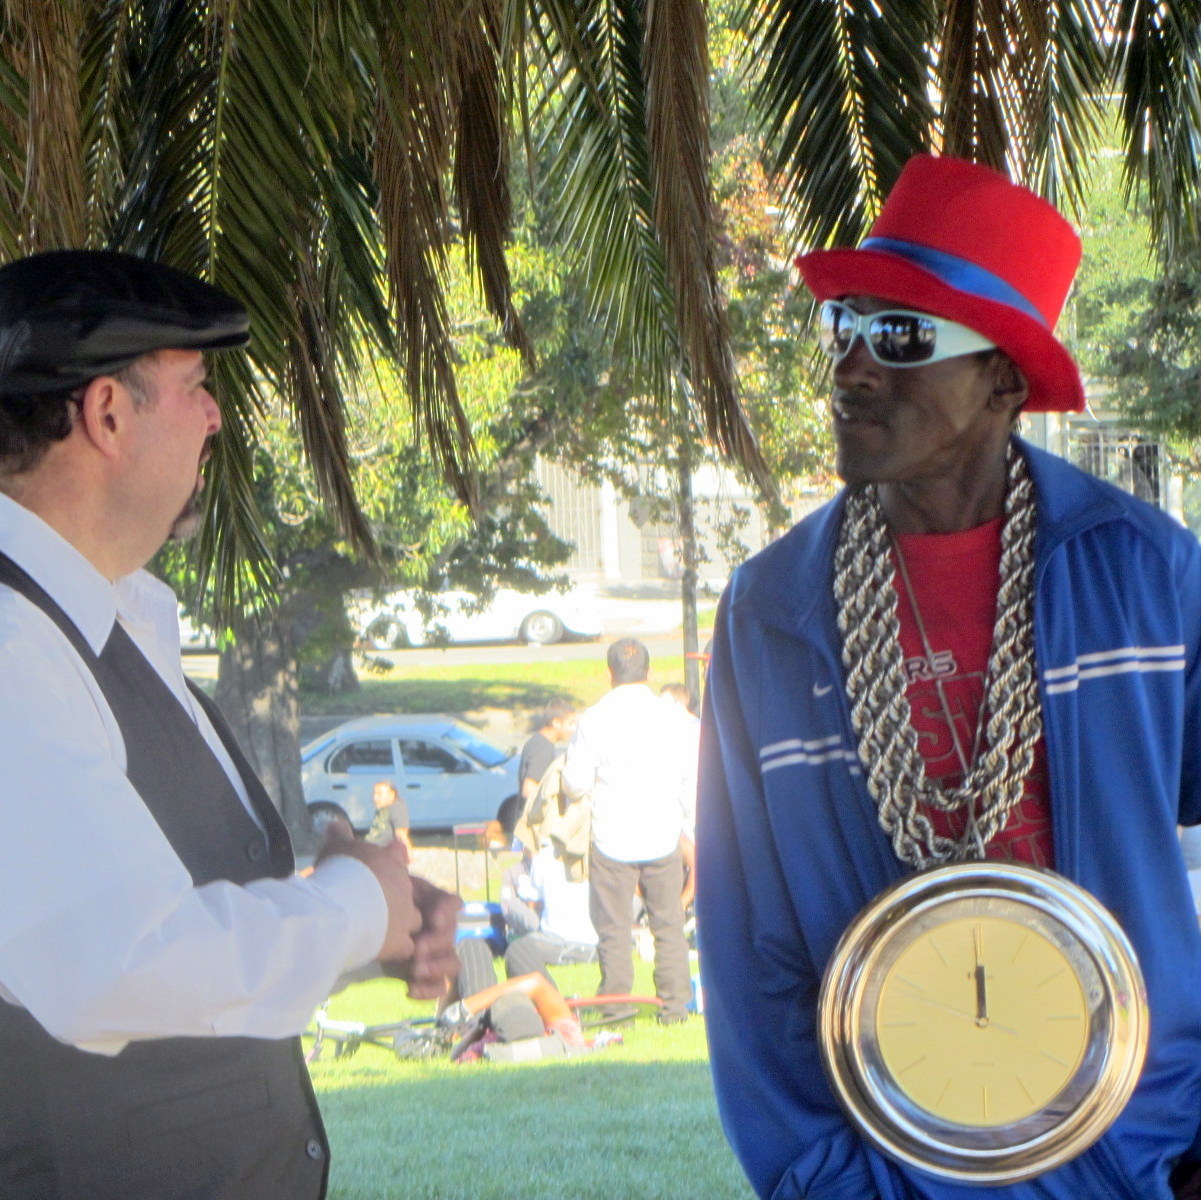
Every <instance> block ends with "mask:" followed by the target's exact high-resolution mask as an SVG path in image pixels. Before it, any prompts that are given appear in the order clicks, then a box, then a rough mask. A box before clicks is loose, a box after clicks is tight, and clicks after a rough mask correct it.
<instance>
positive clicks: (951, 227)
mask: <svg viewBox="0 0 1201 1200" xmlns="http://www.w3.org/2000/svg"><path fill="white" fill-rule="evenodd" d="M796 262H797V266H798V267H800V269H801V275H802V276H803V277H804V280H805V283H806V284H808V286H809V289H810V291H812V292H813V294H814V295H815V296H816V297H817V298H818V299H819V300H829V299H836V298H838V297H839V296H851V295H861V296H877V297H879V298H880V299H881V300H889V301H892V302H893V303H895V304H903V305H905V306H906V307H909V308H916V309H920V310H922V311H923V312H928V313H932V314H933V315H934V316H936V317H946V318H948V319H950V320H952V321H958V322H959V323H960V324H961V325H966V326H967V327H968V328H969V329H974V330H975V331H976V332H977V333H980V334H982V335H983V336H984V337H986V338H988V340H989V341H990V342H993V343H994V344H996V345H997V346H999V347H1000V348H1001V349H1002V350H1004V351H1005V353H1006V354H1008V355H1009V357H1010V358H1012V359H1013V361H1014V362H1015V363H1017V365H1018V366H1019V367H1020V368H1021V369H1022V372H1023V373H1024V374H1025V376H1026V379H1027V382H1028V383H1029V384H1030V399H1029V400H1028V401H1027V402H1026V405H1025V408H1026V411H1028V412H1080V411H1081V410H1082V409H1083V408H1084V388H1083V386H1082V385H1081V382H1080V371H1079V369H1078V368H1077V366H1076V364H1075V362H1074V361H1073V360H1072V356H1071V355H1070V354H1069V353H1068V352H1067V350H1066V349H1065V348H1064V346H1063V345H1062V344H1061V343H1060V342H1058V341H1057V340H1056V338H1055V336H1054V334H1053V333H1052V330H1053V329H1054V328H1055V321H1056V319H1057V318H1058V317H1059V311H1060V309H1061V308H1063V302H1064V301H1065V300H1066V299H1067V295H1068V289H1069V288H1070V287H1071V286H1072V278H1073V276H1074V275H1075V274H1076V267H1077V266H1078V265H1079V263H1080V239H1079V238H1078V237H1077V236H1076V232H1075V230H1074V229H1073V228H1072V227H1071V225H1069V224H1068V222H1067V221H1066V220H1065V219H1064V218H1063V217H1062V216H1061V215H1060V214H1059V213H1058V212H1057V211H1056V210H1055V208H1054V207H1052V206H1051V205H1050V204H1048V203H1047V201H1045V200H1043V199H1042V198H1041V197H1040V196H1036V195H1035V194H1034V193H1033V192H1031V191H1029V190H1028V189H1027V188H1024V187H1019V186H1018V185H1017V184H1014V183H1011V182H1010V181H1009V180H1008V179H1006V178H1005V176H1004V175H1000V174H998V173H997V172H996V171H993V170H991V169H990V168H988V167H982V166H980V165H979V164H978V163H970V162H965V161H963V160H962V159H958V158H934V157H932V156H930V155H928V154H920V155H918V156H916V157H915V158H911V159H910V160H909V161H908V162H907V163H906V164H905V168H904V170H903V171H902V172H901V174H900V177H899V178H898V179H897V182H896V185H895V186H894V187H893V189H892V191H891V192H890V193H889V196H888V199H887V200H886V201H885V202H884V208H883V209H882V210H881V212H880V215H879V217H877V219H876V223H875V224H874V225H873V226H872V230H871V233H870V234H869V235H868V237H867V238H865V239H864V241H863V244H862V245H861V246H860V247H859V249H858V250H851V249H836V250H815V251H813V252H811V253H809V254H803V255H801V257H800V258H798V259H797V260H796Z"/></svg>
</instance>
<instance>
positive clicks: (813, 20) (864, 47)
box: [744, 0, 940, 244]
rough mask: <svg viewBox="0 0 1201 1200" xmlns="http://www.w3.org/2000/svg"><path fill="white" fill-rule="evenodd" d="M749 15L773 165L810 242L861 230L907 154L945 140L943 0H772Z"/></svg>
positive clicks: (854, 235)
mask: <svg viewBox="0 0 1201 1200" xmlns="http://www.w3.org/2000/svg"><path fill="white" fill-rule="evenodd" d="M744 19H745V21H746V23H747V28H748V32H749V45H750V46H752V47H753V50H754V54H755V56H756V59H755V61H754V62H753V63H751V64H750V69H751V70H752V71H753V72H754V73H755V74H756V75H757V77H758V82H757V84H756V88H755V93H754V99H755V104H756V106H757V107H758V108H759V110H760V111H761V113H762V114H763V120H764V131H765V135H766V139H767V143H768V145H769V147H770V154H771V160H772V161H771V166H772V168H773V170H774V172H775V173H776V174H777V175H778V176H779V179H780V182H781V184H782V188H783V200H784V204H785V207H786V209H787V210H788V212H789V214H790V216H791V217H792V219H793V221H794V222H795V223H796V226H797V228H798V231H799V233H800V236H801V239H802V241H803V242H805V243H806V244H826V243H828V242H855V241H858V240H859V239H860V238H861V237H862V235H863V233H864V232H865V231H866V228H867V226H868V224H869V223H870V221H871V218H872V217H873V216H874V213H875V210H876V207H877V206H878V203H879V200H880V197H882V196H883V195H884V194H885V193H886V192H887V191H888V189H889V188H890V187H891V186H892V183H893V182H894V181H895V179H896V177H897V175H898V174H899V173H900V170H901V168H902V167H903V166H904V164H905V161H906V160H907V159H908V158H909V157H910V156H911V155H912V154H914V153H916V152H917V151H918V150H921V149H929V148H931V147H932V146H934V145H937V143H938V139H939V133H940V130H939V126H938V123H937V121H936V113H935V111H934V108H933V106H932V104H931V102H930V98H929V88H930V82H931V78H932V70H933V65H932V61H931V47H932V46H933V45H934V44H935V40H936V30H937V25H936V21H935V13H934V10H933V6H932V5H930V4H929V3H926V2H925V0H908V2H903V3H892V4H885V5H875V4H845V3H841V2H839V0H770V2H769V3H767V4H750V5H748V7H747V11H746V16H745V18H744Z"/></svg>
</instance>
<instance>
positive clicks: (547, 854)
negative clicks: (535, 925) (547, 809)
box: [530, 846, 597, 946]
mask: <svg viewBox="0 0 1201 1200" xmlns="http://www.w3.org/2000/svg"><path fill="white" fill-rule="evenodd" d="M530 882H531V883H532V884H533V885H534V889H535V891H536V892H537V896H538V899H539V901H541V903H542V924H541V929H542V932H543V933H549V934H551V935H552V936H554V937H560V938H562V939H563V940H564V941H565V942H575V943H577V944H578V945H581V946H595V945H596V941H597V938H596V930H595V929H594V928H593V927H592V917H591V916H590V915H589V912H588V891H589V889H588V881H587V880H586V879H585V880H581V881H575V880H571V879H568V878H567V871H566V869H565V868H564V866H563V860H562V859H560V858H556V857H555V851H554V848H553V847H551V846H543V847H542V849H541V850H539V851H538V853H537V854H535V855H534V861H533V862H532V863H530Z"/></svg>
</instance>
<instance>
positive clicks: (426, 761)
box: [400, 738, 459, 775]
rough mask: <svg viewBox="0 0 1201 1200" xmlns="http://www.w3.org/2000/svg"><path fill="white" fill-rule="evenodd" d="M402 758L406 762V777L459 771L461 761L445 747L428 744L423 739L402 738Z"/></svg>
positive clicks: (435, 743)
mask: <svg viewBox="0 0 1201 1200" xmlns="http://www.w3.org/2000/svg"><path fill="white" fill-rule="evenodd" d="M400 757H401V758H402V759H403V760H404V765H405V774H406V775H423V774H424V775H428V774H432V773H433V772H435V771H443V772H445V771H455V770H458V769H459V759H458V758H457V757H456V756H455V755H454V754H452V753H451V752H450V751H449V750H447V749H446V747H445V746H439V745H438V743H437V742H427V741H425V740H424V739H423V738H401V739H400Z"/></svg>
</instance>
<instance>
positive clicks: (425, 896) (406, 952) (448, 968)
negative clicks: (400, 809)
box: [317, 841, 463, 1000]
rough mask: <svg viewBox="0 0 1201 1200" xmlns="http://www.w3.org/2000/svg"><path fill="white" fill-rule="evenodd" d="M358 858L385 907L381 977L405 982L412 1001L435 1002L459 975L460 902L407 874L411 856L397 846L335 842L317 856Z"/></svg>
mask: <svg viewBox="0 0 1201 1200" xmlns="http://www.w3.org/2000/svg"><path fill="white" fill-rule="evenodd" d="M333 854H343V855H346V856H347V857H349V858H356V859H358V860H359V862H361V863H362V864H363V865H364V866H365V867H367V869H368V870H369V871H370V872H371V873H372V874H373V875H374V876H375V878H376V881H377V882H378V883H379V885H380V888H381V890H382V891H383V893H384V899H385V900H386V901H387V904H388V928H387V932H386V933H385V935H384V942H383V945H382V946H381V947H380V950H379V954H378V955H377V956H376V957H377V958H378V959H379V962H380V966H381V967H382V969H383V971H384V974H385V975H393V976H395V977H396V978H398V979H403V980H404V981H405V982H406V983H407V984H408V988H409V995H410V996H412V997H413V998H414V999H415V1000H436V999H437V998H439V997H440V996H443V995H444V994H445V993H446V989H447V984H448V982H449V981H450V980H452V979H454V978H456V977H457V976H458V973H459V959H458V955H456V954H455V930H456V928H457V926H458V915H459V909H460V908H462V906H463V905H462V901H461V900H460V899H459V897H458V896H456V895H454V894H452V893H451V892H446V891H443V890H442V888H439V887H435V886H434V885H433V884H432V883H430V882H429V880H427V879H421V878H419V877H417V876H414V875H410V874H409V855H408V851H407V850H406V849H405V845H404V843H403V842H401V841H396V842H393V843H392V844H391V845H390V846H376V845H373V844H372V843H370V842H360V841H337V842H334V843H333V844H332V845H329V846H327V847H326V848H325V849H324V850H323V851H322V852H321V854H320V855H319V856H318V859H317V861H318V862H321V861H322V860H323V859H325V858H328V857H329V856H330V855H333Z"/></svg>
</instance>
